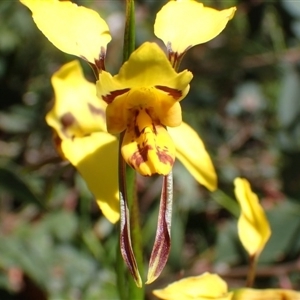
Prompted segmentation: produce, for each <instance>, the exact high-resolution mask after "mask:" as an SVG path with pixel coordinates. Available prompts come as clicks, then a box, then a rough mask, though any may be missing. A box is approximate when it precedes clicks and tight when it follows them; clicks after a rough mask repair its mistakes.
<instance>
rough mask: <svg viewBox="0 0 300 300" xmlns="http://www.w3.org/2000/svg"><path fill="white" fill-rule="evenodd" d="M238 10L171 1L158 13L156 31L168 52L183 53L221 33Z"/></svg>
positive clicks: (189, 0)
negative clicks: (219, 9) (217, 8)
mask: <svg viewBox="0 0 300 300" xmlns="http://www.w3.org/2000/svg"><path fill="white" fill-rule="evenodd" d="M235 11H236V8H235V7H231V8H228V9H224V10H221V11H218V10H216V9H213V8H210V7H205V6H204V5H203V4H202V3H200V2H197V1H195V0H177V1H176V0H171V1H169V2H168V3H167V4H166V5H164V6H163V7H162V9H161V10H160V11H159V12H158V13H157V16H156V20H155V25H154V33H155V35H156V36H157V37H158V38H160V39H161V40H162V41H163V42H164V43H165V45H166V47H167V49H168V52H169V53H177V55H181V54H182V53H184V52H186V51H187V50H188V49H189V48H191V47H193V46H195V45H198V44H202V43H205V42H207V41H210V40H212V39H213V38H215V37H216V36H217V35H219V34H220V33H221V32H222V30H223V29H224V28H225V26H226V25H227V23H228V21H229V20H231V19H232V18H233V16H234V13H235Z"/></svg>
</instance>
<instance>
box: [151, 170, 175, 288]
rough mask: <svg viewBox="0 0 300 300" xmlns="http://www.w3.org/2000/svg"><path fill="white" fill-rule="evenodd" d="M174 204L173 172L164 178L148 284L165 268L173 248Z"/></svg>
mask: <svg viewBox="0 0 300 300" xmlns="http://www.w3.org/2000/svg"><path fill="white" fill-rule="evenodd" d="M172 204H173V174H172V172H170V173H169V174H168V175H167V176H164V178H163V186H162V192H161V198H160V206H159V215H158V223H157V229H156V236H155V241H154V246H153V249H152V252H151V257H150V262H149V270H148V276H147V282H146V284H149V283H151V282H153V281H154V280H155V279H156V278H157V277H158V276H159V275H160V273H161V272H162V270H163V269H164V267H165V265H166V263H167V260H168V257H169V254H170V249H171V221H172Z"/></svg>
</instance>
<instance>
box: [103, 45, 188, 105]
mask: <svg viewBox="0 0 300 300" xmlns="http://www.w3.org/2000/svg"><path fill="white" fill-rule="evenodd" d="M192 77H193V75H192V73H191V72H189V71H187V70H184V71H182V72H180V73H177V72H175V70H174V69H173V68H172V66H171V64H170V62H169V61H168V59H167V57H166V54H165V53H164V52H163V51H162V50H161V49H160V48H159V46H158V45H157V44H155V43H148V42H147V43H144V44H142V45H141V46H140V47H139V48H138V49H137V50H135V51H134V52H133V53H132V54H131V56H130V57H129V60H128V61H127V62H125V63H124V64H123V66H122V67H121V69H120V72H119V74H118V75H116V76H111V75H110V74H109V73H107V72H102V73H101V75H100V78H99V81H98V82H97V92H98V96H99V97H100V98H101V97H102V98H103V99H104V100H105V101H106V102H107V103H111V102H112V101H113V100H114V99H115V98H116V96H115V95H116V94H114V93H116V91H119V90H122V89H130V88H140V87H155V86H163V87H167V88H169V89H170V90H174V91H176V92H177V96H178V97H177V100H178V101H180V100H181V99H183V98H184V97H185V96H186V94H187V93H188V91H189V83H190V81H191V80H192ZM117 95H118V94H117Z"/></svg>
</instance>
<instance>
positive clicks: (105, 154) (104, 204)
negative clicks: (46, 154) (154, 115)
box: [46, 61, 119, 223]
mask: <svg viewBox="0 0 300 300" xmlns="http://www.w3.org/2000/svg"><path fill="white" fill-rule="evenodd" d="M51 82H52V86H53V88H54V92H55V102H54V106H53V108H52V109H51V111H49V113H48V114H47V116H46V121H47V123H48V125H49V126H51V127H52V128H53V129H54V130H55V132H56V134H57V135H58V137H59V139H60V141H61V145H60V146H61V150H62V152H63V154H64V156H65V157H66V158H67V159H68V160H69V161H70V162H71V163H72V164H73V165H74V166H75V167H76V168H77V169H78V171H79V172H80V173H81V175H82V176H83V178H84V179H85V181H86V182H87V184H88V186H89V188H90V190H91V191H92V192H93V194H94V195H95V197H96V200H97V203H98V204H99V206H100V209H101V210H102V212H103V214H104V215H105V217H106V218H107V219H108V220H109V221H110V222H112V223H115V222H117V221H118V220H119V203H118V177H117V172H118V166H117V160H118V159H117V157H118V141H117V138H116V137H114V136H112V135H110V134H108V133H107V132H106V125H105V109H106V103H105V102H104V101H102V100H100V99H99V98H98V97H97V96H96V86H95V84H93V83H91V82H88V81H87V80H86V79H85V78H84V76H83V72H82V69H81V66H80V64H79V62H78V61H72V62H70V63H67V64H65V65H64V66H63V67H61V68H60V69H59V70H58V71H57V72H55V73H54V74H53V76H52V79H51Z"/></svg>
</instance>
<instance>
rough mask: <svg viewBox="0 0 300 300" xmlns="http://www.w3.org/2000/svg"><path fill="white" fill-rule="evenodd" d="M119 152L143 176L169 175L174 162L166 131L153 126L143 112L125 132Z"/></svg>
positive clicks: (158, 126) (143, 111) (169, 139)
mask: <svg viewBox="0 0 300 300" xmlns="http://www.w3.org/2000/svg"><path fill="white" fill-rule="evenodd" d="M121 151H122V155H123V157H124V159H125V161H126V162H127V163H128V164H129V165H130V166H131V167H132V168H134V169H135V170H137V171H138V172H139V173H140V174H142V175H145V176H151V175H153V174H156V173H157V174H162V175H167V174H169V173H170V171H171V169H172V166H173V164H174V160H175V148H174V144H173V141H172V139H171V138H170V136H169V134H168V132H167V130H166V129H165V128H164V127H163V126H161V125H156V126H154V124H152V120H151V118H150V117H149V115H148V114H147V113H146V112H145V110H142V111H140V112H139V114H138V116H137V119H136V123H135V124H132V126H131V127H130V128H129V129H127V130H126V133H125V136H124V139H123V143H122V148H121Z"/></svg>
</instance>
